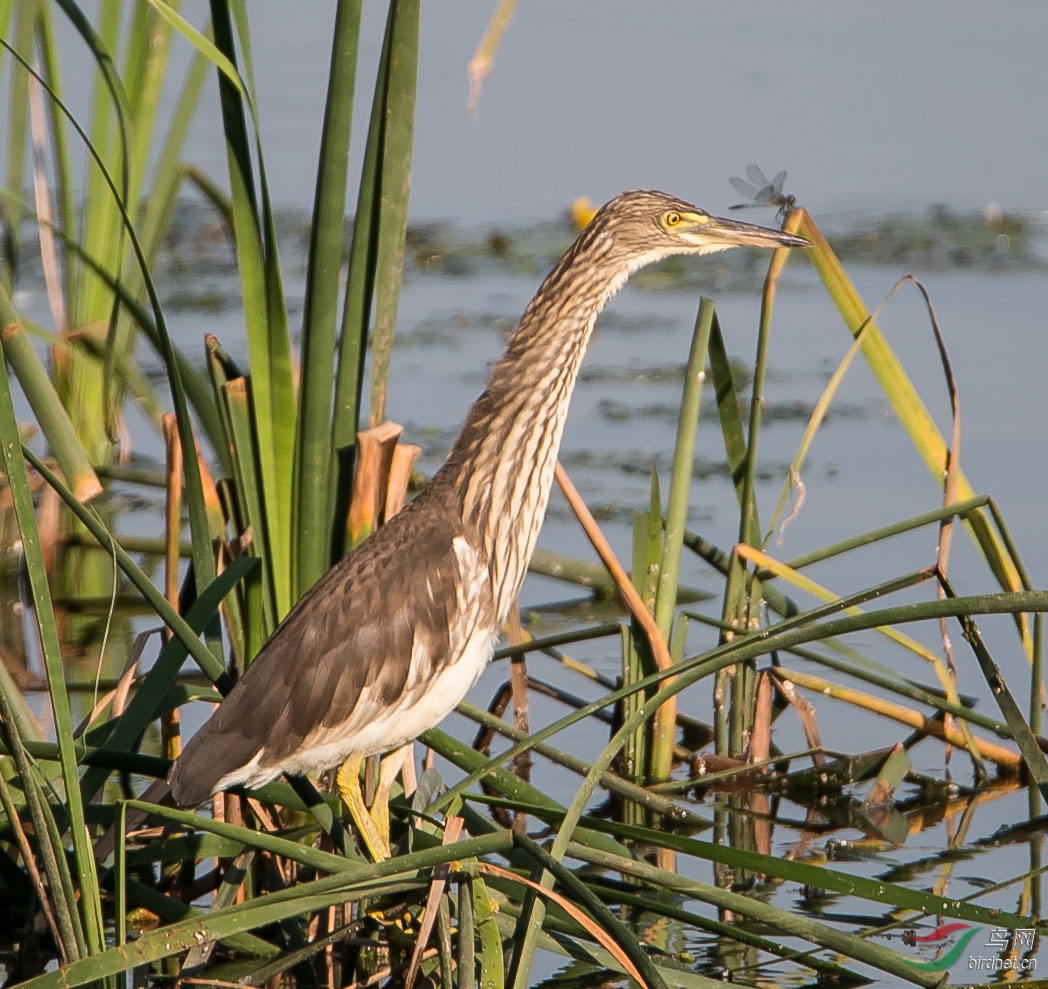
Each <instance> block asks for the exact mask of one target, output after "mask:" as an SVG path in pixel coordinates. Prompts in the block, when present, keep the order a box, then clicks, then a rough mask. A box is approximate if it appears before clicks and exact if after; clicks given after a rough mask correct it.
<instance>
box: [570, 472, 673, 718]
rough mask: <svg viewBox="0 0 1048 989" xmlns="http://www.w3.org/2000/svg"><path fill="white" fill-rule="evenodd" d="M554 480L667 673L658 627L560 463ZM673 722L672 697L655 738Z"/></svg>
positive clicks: (666, 654) (666, 652)
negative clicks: (664, 724)
mask: <svg viewBox="0 0 1048 989" xmlns="http://www.w3.org/2000/svg"><path fill="white" fill-rule="evenodd" d="M554 477H556V479H557V484H558V485H559V486H560V490H561V491H562V492H564V497H565V498H566V499H567V502H568V505H570V506H571V510H572V511H573V512H574V513H575V518H577V519H578V520H579V525H581V526H582V530H583V532H585V533H586V537H587V538H588V539H589V541H590V543H591V544H592V546H593V548H594V549H595V550H596V551H597V555H598V556H599V557H600V559H601V562H602V563H603V564H604V566H606V567H607V568H608V573H610V574H611V576H612V577H613V578H614V580H615V587H616V589H617V590H618V592H619V596H620V597H621V598H622V601H623V603H624V604H625V605H626V607H627V608H628V609H629V612H630V614H631V615H632V616H633V618H634V619H635V620H636V622H637V624H638V625H640V627H641V628H642V629H643V630H644V634H645V636H647V639H648V645H649V646H650V647H651V655H652V658H653V659H654V660H655V667H656V669H659V670H668V669H670V668H671V667H672V666H673V660H672V658H671V657H670V650H669V647H668V646H667V645H666V640H665V639H664V638H663V636H662V632H661V631H659V626H658V625H656V624H655V619H654V617H653V616H652V614H651V612H649V611H648V609H647V608H646V607H645V606H644V601H643V600H642V599H641V596H640V594H638V593H637V589H636V588H635V587H634V586H633V582H632V581H631V580H630V577H629V574H628V573H627V572H626V570H625V568H624V567H623V566H622V564H621V563H619V561H618V559H617V558H616V556H615V553H614V551H613V550H612V548H611V546H610V545H609V543H608V541H607V539H605V538H604V533H603V532H601V531H600V526H598V525H597V522H596V519H594V518H593V515H592V514H591V513H590V510H589V508H587V507H586V503H585V502H584V501H583V500H582V496H581V495H580V494H579V492H578V489H577V488H576V487H575V485H574V484H572V482H571V478H569V477H568V472H567V471H566V470H565V469H564V467H563V465H562V464H561V462H560V461H559V460H558V461H557V466H556V471H555V474H554ZM670 682H671V681H670V679H669V678H667V679H666V680H664V681H663V685H666V684H668V683H670ZM676 720H677V704H676V700H675V699H674V698H672V697H671V698H670V699H669V700H667V701H665V702H664V703H663V704H662V706H661V707H660V708H659V709H658V711H657V712H656V714H655V729H656V734H657V733H658V725H659V724H660V723H661V722H665V721H669V722H673V723H675V722H676Z"/></svg>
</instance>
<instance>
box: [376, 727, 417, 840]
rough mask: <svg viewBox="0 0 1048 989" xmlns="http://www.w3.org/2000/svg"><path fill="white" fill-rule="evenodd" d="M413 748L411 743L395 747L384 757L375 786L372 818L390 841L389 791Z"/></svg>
mask: <svg viewBox="0 0 1048 989" xmlns="http://www.w3.org/2000/svg"><path fill="white" fill-rule="evenodd" d="M410 749H411V743H410V742H408V744H407V745H402V746H401V747H400V748H399V749H394V750H393V751H392V752H390V753H389V755H385V756H383V757H382V762H381V763H380V764H379V769H378V785H377V786H376V787H375V800H374V803H372V805H371V818H372V820H373V821H374V822H375V827H376V828H378V830H379V831H381V832H382V834H384V835H385V836H386V841H387V842H388V841H389V791H390V790H391V789H392V788H393V781H394V780H395V779H396V778H397V773H399V772H400V770H401V768H402V767H403V765H404V757H405V756H406V755H407V754H408V752H409V751H410Z"/></svg>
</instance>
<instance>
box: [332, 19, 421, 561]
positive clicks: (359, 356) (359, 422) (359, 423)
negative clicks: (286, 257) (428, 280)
mask: <svg viewBox="0 0 1048 989" xmlns="http://www.w3.org/2000/svg"><path fill="white" fill-rule="evenodd" d="M418 16H419V11H418V0H394V2H392V3H390V6H389V13H388V15H387V20H386V34H385V38H384V40H383V44H382V53H381V56H380V59H379V66H378V74H377V79H376V83H375V93H374V97H373V99H372V104H371V118H370V121H369V124H368V136H367V141H366V143H365V146H364V158H363V163H362V166H361V176H360V185H359V188H358V193H357V205H356V211H355V213H354V216H353V240H352V243H351V245H350V252H349V267H348V270H347V273H346V290H345V300H344V303H343V308H342V326H341V335H340V339H339V348H338V368H337V371H336V376H335V404H334V414H333V421H332V428H331V458H332V467H331V477H332V483H333V488H334V491H333V498H332V505H333V507H334V514H335V523H336V525H338V524H340V522H341V523H343V524H344V520H345V518H346V513H347V510H348V507H349V500H350V484H351V479H352V464H353V454H354V449H355V443H356V434H357V431H358V430H359V429H363V428H365V427H366V425H371V426H375V425H378V421H377V419H376V413H379V412H380V410H381V409H382V408H384V404H385V399H384V396H385V389H386V385H385V381H384V378H383V376H384V375H385V374H386V373H387V371H388V361H389V349H390V348H391V347H392V332H393V324H394V322H395V319H396V311H397V298H396V295H397V293H398V292H399V286H400V278H401V272H402V269H403V248H404V238H405V236H406V228H405V226H404V224H405V222H406V216H407V213H406V210H407V191H408V189H407V182H408V177H409V175H410V161H411V159H410V151H411V134H412V130H413V113H414V88H415V75H416V71H417V68H416V63H417V59H418V52H417V39H418ZM394 58H397V59H399V63H400V64H398V65H394V63H393V60H394ZM393 100H396V101H397V102H395V103H394V102H391V101H393ZM387 127H388V128H389V129H388V132H387ZM387 197H388V198H387ZM373 307H374V313H375V316H374V320H375V321H374V324H372V309H373ZM380 318H381V321H382V322H381V327H382V328H381V330H380V329H379V319H380ZM372 325H374V332H373V334H372V339H371V346H372V379H371V380H372V392H373V393H372V396H371V415H370V416H369V421H368V423H367V424H365V422H364V420H363V416H362V415H361V403H362V399H363V389H364V365H365V355H366V352H367V346H368V339H369V332H370V331H371V328H372ZM376 386H379V390H378V391H377V392H376V391H375V389H376ZM376 402H377V404H376ZM348 539H349V536H348V533H336V534H335V539H334V542H335V551H336V555H341V553H342V552H343V549H344V547H345V546H346V545H347V544H348Z"/></svg>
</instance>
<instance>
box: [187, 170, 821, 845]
mask: <svg viewBox="0 0 1048 989" xmlns="http://www.w3.org/2000/svg"><path fill="white" fill-rule="evenodd" d="M808 246H810V245H809V243H808V241H806V240H804V239H803V238H801V237H795V236H792V235H790V234H786V233H783V232H781V231H779V230H772V229H768V228H765V227H759V226H755V225H753V224H750V223H742V222H739V221H737V220H729V219H723V218H720V217H716V216H712V215H710V214H709V213H707V212H706V211H705V210H701V209H699V208H698V207H696V206H692V205H690V204H688V203H686V202H683V201H682V200H680V199H676V198H675V197H673V196H670V195H667V194H666V193H663V192H656V191H652V190H647V189H637V190H631V191H628V192H624V193H622V194H620V195H618V196H616V197H615V198H614V199H612V200H610V201H609V202H608V203H606V204H605V205H604V206H602V207H601V208H600V209H599V210H598V211H597V212H596V214H595V215H594V216H593V218H592V220H591V221H590V222H589V224H588V225H587V226H586V227H585V229H583V230H582V232H581V233H580V234H579V236H578V238H577V239H576V240H575V242H574V243H573V244H572V245H571V247H569V248H568V250H567V251H566V252H565V254H564V256H563V257H562V258H561V259H560V260H559V261H558V262H557V264H556V265H555V266H554V267H553V269H552V271H550V273H549V274H548V275H547V276H546V278H545V280H544V281H543V282H542V285H541V287H540V288H539V290H538V292H537V293H536V294H535V297H534V298H533V299H532V300H531V302H530V303H529V304H528V306H527V308H526V309H525V310H524V314H523V315H522V316H521V319H520V323H519V324H518V326H517V328H516V330H515V331H514V332H513V333H512V335H511V336H510V338H509V341H508V344H507V346H506V350H505V353H504V354H503V356H502V357H501V359H500V360H499V361H498V362H497V363H496V364H495V366H494V368H493V370H492V372H491V375H490V377H489V379H488V382H487V387H486V388H485V389H484V391H483V393H482V394H481V395H480V397H479V398H478V399H477V400H476V401H475V402H474V403H473V405H472V406H470V408H469V411H468V412H467V414H466V419H465V423H464V424H463V426H462V428H461V430H460V432H459V434H458V437H457V438H456V439H455V441H454V443H453V445H452V448H451V451H450V453H449V455H448V458H447V460H446V461H445V463H444V464H443V466H442V467H441V468H440V469H439V470H438V471H437V472H436V474H435V475H434V476H433V478H432V480H431V482H430V483H429V485H428V486H427V487H426V488H425V490H424V491H422V492H421V493H420V494H419V495H418V496H417V497H416V498H415V499H414V500H413V501H412V502H410V504H408V505H407V506H406V507H405V508H404V509H403V510H402V511H401V512H399V513H398V514H397V515H395V516H394V517H393V518H392V519H391V520H390V521H389V522H388V523H387V524H386V525H385V526H383V527H381V528H380V529H378V530H377V531H376V532H375V533H374V534H373V535H372V536H371V537H370V538H369V539H367V540H366V541H365V542H364V543H362V544H361V545H360V546H359V547H358V548H357V549H355V550H354V551H353V552H352V553H351V554H350V555H349V556H347V557H346V558H345V559H343V560H341V561H340V562H339V563H337V564H336V565H335V566H334V567H332V568H331V569H330V570H329V571H328V572H327V573H326V574H325V575H324V576H323V577H321V578H320V580H318V581H317V583H316V584H315V585H314V586H313V587H312V588H311V589H310V590H309V591H308V592H307V593H306V594H305V595H304V596H303V597H302V598H301V599H300V600H299V601H298V603H297V604H296V605H295V606H294V607H293V608H292V609H291V611H290V612H289V613H288V615H287V616H286V617H285V618H284V620H283V621H282V622H281V624H280V625H279V626H278V627H277V629H276V630H275V631H274V632H273V634H272V635H271V636H270V638H269V639H268V640H267V641H266V643H265V644H264V645H263V647H262V648H261V650H260V651H259V653H258V655H257V656H256V657H255V659H254V661H253V662H252V663H251V664H250V665H249V666H248V668H247V670H246V671H245V673H244V674H243V676H242V677H240V679H239V680H238V681H237V683H236V685H235V686H234V687H233V689H232V690H231V691H230V693H229V695H228V696H227V697H226V698H225V700H223V701H222V703H221V704H220V705H219V706H218V708H217V709H216V710H215V712H214V713H213V714H212V716H211V718H210V720H208V721H207V722H206V723H205V724H204V725H203V727H202V728H201V729H200V730H199V731H198V732H197V733H196V735H194V736H193V738H192V739H191V740H190V741H189V742H188V744H187V745H186V747H185V749H184V750H183V752H182V753H181V755H180V756H179V757H178V759H177V760H176V761H175V764H174V767H173V768H172V770H171V774H170V776H169V777H168V782H169V784H170V787H171V792H172V796H173V798H174V800H175V802H176V803H178V804H179V805H180V806H183V807H195V806H197V805H198V804H200V803H203V801H204V800H206V799H207V798H208V797H209V796H211V795H213V794H214V793H217V792H219V791H221V790H225V789H228V788H230V787H234V786H240V787H248V788H251V787H256V786H261V785H262V784H264V783H268V782H269V781H271V780H273V779H275V778H276V777H278V776H280V775H281V774H284V773H289V774H294V773H314V774H316V773H320V772H323V771H325V770H328V769H331V768H334V767H336V766H340V767H341V769H339V771H338V774H337V782H338V788H339V791H340V793H341V794H342V797H343V799H344V800H345V803H346V805H347V807H348V809H349V811H350V814H351V816H352V817H353V819H354V822H355V823H356V825H357V827H358V830H359V831H360V833H361V836H362V838H363V839H364V842H365V844H366V845H367V846H368V848H369V850H370V851H371V854H372V855H373V857H375V858H382V857H386V856H388V854H389V845H388V824H389V819H388V813H389V811H388V797H389V792H390V788H391V786H392V783H393V780H394V779H395V776H396V773H397V772H398V771H399V769H400V766H401V763H402V753H403V751H404V750H405V749H406V747H407V746H408V745H409V744H410V743H411V742H412V741H413V740H414V739H415V738H416V737H417V736H418V735H420V734H421V733H422V732H424V731H426V730H427V729H429V728H432V727H434V726H435V725H437V724H438V723H439V722H440V721H442V720H443V719H444V718H445V717H446V716H447V715H448V714H449V713H450V712H451V711H452V710H453V709H454V707H455V706H456V705H457V704H458V703H459V701H461V700H462V699H463V698H464V697H465V695H466V693H467V692H468V691H469V689H470V688H471V687H472V686H473V684H474V683H475V682H476V681H477V678H478V677H479V676H480V674H481V672H482V671H483V669H484V667H485V666H486V665H487V663H488V662H489V661H490V659H491V657H492V654H493V651H494V648H495V643H496V640H497V639H498V636H499V634H500V632H501V629H502V627H503V626H504V624H505V622H506V620H507V617H508V615H509V612H510V608H511V607H512V605H513V603H514V602H515V600H516V597H517V592H518V591H519V590H520V587H521V583H522V582H523V580H524V575H525V572H526V570H527V566H528V562H529V560H530V558H531V554H532V551H533V550H534V548H535V542H536V539H537V537H538V533H539V528H540V526H541V525H542V520H543V516H544V515H545V512H546V503H547V501H548V499H549V494H550V488H551V486H552V482H553V473H554V468H555V465H556V460H557V453H558V450H559V447H560V441H561V436H562V434H563V431H564V424H565V419H566V417H567V412H568V404H569V402H570V400H571V393H572V390H573V388H574V386H575V381H576V378H577V375H578V370H579V364H580V362H581V361H582V357H583V353H584V352H585V350H586V347H587V344H588V343H589V339H590V335H591V333H592V330H593V325H594V322H595V321H596V319H597V316H598V314H599V313H600V311H601V310H602V309H603V308H604V306H605V304H606V303H607V302H608V300H609V299H610V298H611V297H612V296H613V295H614V294H615V293H616V292H617V291H618V290H619V289H620V288H621V287H622V285H623V284H624V283H625V282H626V279H627V278H628V277H629V276H630V274H631V273H632V272H634V271H636V270H637V269H638V268H641V267H643V266H644V265H647V264H651V263H652V262H654V261H658V260H660V259H662V258H665V257H668V256H670V255H675V254H712V253H714V252H717V251H724V250H727V249H729V248H733V247H763V248H789V247H808ZM383 754H391V755H390V756H389V757H387V758H386V759H384V760H383V762H382V763H381V767H380V770H379V780H378V785H377V787H376V794H375V798H374V800H373V803H372V810H371V811H369V810H368V808H367V806H366V805H365V802H364V799H363V796H362V795H361V792H360V780H359V775H360V766H361V763H362V761H363V760H364V759H365V758H367V757H369V756H372V755H383ZM398 757H401V758H400V759H399V761H398Z"/></svg>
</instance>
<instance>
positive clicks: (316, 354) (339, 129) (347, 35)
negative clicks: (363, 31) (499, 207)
mask: <svg viewBox="0 0 1048 989" xmlns="http://www.w3.org/2000/svg"><path fill="white" fill-rule="evenodd" d="M360 11H361V3H360V2H359V0H343V2H340V3H339V4H338V5H337V7H336V11H335V29H334V32H333V35H332V41H331V60H330V68H329V72H328V89H327V98H326V101H325V104H324V124H323V129H322V131H321V143H320V156H319V162H318V166H317V181H316V186H315V190H314V198H313V221H312V227H311V231H310V239H309V263H308V267H307V274H306V295H305V300H304V302H303V315H302V359H301V363H302V367H301V390H300V393H301V400H300V403H299V418H298V436H297V438H296V444H295V469H294V478H293V484H294V501H293V504H292V516H293V519H294V524H295V532H294V546H293V560H292V562H293V565H294V568H295V577H294V593H295V596H296V597H297V596H298V595H299V594H301V593H303V592H304V591H305V590H306V589H307V588H309V587H312V585H313V584H314V583H315V582H316V581H317V579H318V578H319V577H320V576H321V575H322V574H323V573H324V572H325V571H326V570H327V568H328V566H329V565H330V564H331V563H332V562H333V561H332V559H331V555H332V554H331V548H332V528H331V505H330V496H331V471H332V470H333V468H334V464H333V463H332V458H331V416H332V410H331V403H332V388H333V386H334V381H335V364H334V360H333V358H334V354H335V329H336V322H337V316H338V288H339V275H340V273H341V270H342V241H343V236H344V229H345V220H344V218H345V212H346V186H347V184H348V178H347V163H348V158H349V135H350V123H351V121H352V109H353V85H354V76H355V75H356V68H357V59H356V53H357V46H358V41H359V34H360Z"/></svg>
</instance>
